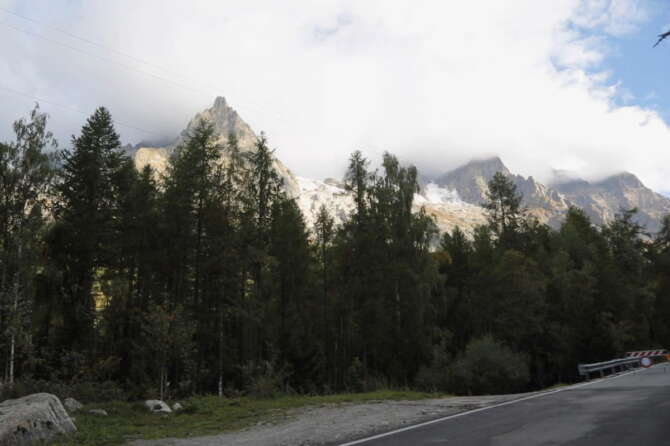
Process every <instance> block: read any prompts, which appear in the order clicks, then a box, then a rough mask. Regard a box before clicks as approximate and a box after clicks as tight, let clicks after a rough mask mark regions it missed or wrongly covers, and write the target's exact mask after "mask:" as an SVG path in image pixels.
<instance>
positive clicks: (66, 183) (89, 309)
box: [50, 107, 129, 353]
mask: <svg viewBox="0 0 670 446" xmlns="http://www.w3.org/2000/svg"><path fill="white" fill-rule="evenodd" d="M61 155H62V166H61V169H60V171H59V175H58V183H57V185H56V191H57V194H56V201H55V203H54V217H55V220H56V225H55V226H54V228H53V230H52V234H51V236H50V245H51V246H50V254H51V256H52V258H53V259H54V261H55V262H56V263H57V264H58V265H59V268H60V270H61V271H62V272H63V274H62V289H63V292H62V296H61V297H62V303H63V317H64V327H63V331H64V333H63V347H65V348H69V349H74V350H77V351H80V352H81V351H89V353H92V349H93V348H94V347H95V341H96V338H97V337H96V336H95V330H94V323H95V319H96V305H98V304H101V302H98V301H97V300H98V299H99V298H100V297H101V296H100V294H99V291H97V290H94V284H95V283H96V274H97V273H98V271H99V270H100V269H101V268H104V267H106V266H108V265H109V264H110V263H111V262H113V258H114V254H115V253H114V250H113V249H112V248H111V247H112V246H113V245H114V243H113V242H114V237H115V236H116V233H117V231H115V228H114V227H115V225H116V222H117V221H118V218H119V215H118V212H116V211H117V209H118V206H117V204H118V195H117V188H116V187H115V179H116V176H117V173H118V171H119V170H120V169H122V168H123V166H124V164H127V163H128V162H129V160H128V157H127V155H125V154H124V152H123V150H122V149H121V143H120V140H119V135H118V134H117V133H116V130H115V129H114V123H113V121H112V116H111V114H110V113H109V111H108V110H107V109H106V108H104V107H100V108H98V109H97V110H96V111H95V112H94V113H93V115H91V117H89V118H88V120H87V121H86V124H85V125H84V126H83V127H82V129H81V134H80V135H79V136H77V137H73V138H72V148H70V149H66V150H64V151H63V152H62V153H61Z"/></svg>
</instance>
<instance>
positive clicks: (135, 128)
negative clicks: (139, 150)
mask: <svg viewBox="0 0 670 446" xmlns="http://www.w3.org/2000/svg"><path fill="white" fill-rule="evenodd" d="M0 90H4V91H6V92H9V93H12V94H14V95H16V96H22V97H24V98H27V99H32V100H35V101H37V102H40V103H45V104H51V105H53V106H55V107H58V108H62V109H64V110H68V111H73V112H75V113H79V114H80V115H83V116H87V117H88V116H89V115H90V114H89V113H85V112H83V111H81V110H79V109H77V108H74V107H71V106H68V105H63V104H59V103H58V102H54V101H50V100H48V99H43V98H40V97H38V96H35V95H32V94H29V93H24V92H21V91H18V90H14V89H12V88H8V87H5V86H3V85H0ZM114 124H116V125H120V126H122V127H126V128H129V129H132V130H137V131H139V132H144V133H147V134H152V135H156V136H164V135H163V134H161V133H158V132H154V131H151V130H146V129H143V128H140V127H136V126H134V125H130V124H126V123H124V122H121V121H117V120H116V119H115V120H114Z"/></svg>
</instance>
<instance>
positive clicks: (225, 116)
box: [133, 96, 300, 198]
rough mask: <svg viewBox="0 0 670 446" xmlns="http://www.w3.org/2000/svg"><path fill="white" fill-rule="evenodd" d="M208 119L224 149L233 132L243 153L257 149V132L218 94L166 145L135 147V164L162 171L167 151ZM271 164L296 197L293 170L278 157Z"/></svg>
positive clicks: (223, 157) (225, 156)
mask: <svg viewBox="0 0 670 446" xmlns="http://www.w3.org/2000/svg"><path fill="white" fill-rule="evenodd" d="M201 121H207V122H210V123H212V124H213V126H214V130H215V132H216V134H217V135H218V139H217V140H216V142H217V143H218V144H219V145H221V147H222V148H225V146H226V144H227V143H228V137H229V136H230V135H231V134H234V135H235V136H236V137H237V141H238V146H239V149H240V152H242V153H252V152H255V151H256V143H257V142H258V141H259V138H258V136H256V133H254V131H253V130H252V129H251V127H250V126H249V124H247V123H246V122H244V120H243V119H242V118H241V117H240V115H239V114H238V113H237V111H235V109H233V108H232V107H231V106H230V105H228V103H227V102H226V99H225V98H223V97H221V96H219V97H217V98H216V99H215V101H214V104H213V105H212V106H211V107H210V108H208V109H206V110H203V111H202V112H200V113H198V114H196V115H195V116H194V117H193V119H191V120H190V121H189V123H188V125H187V126H186V128H185V129H184V130H183V131H182V132H181V134H180V135H179V136H178V137H177V139H176V140H175V141H174V142H173V143H172V144H169V145H167V146H162V147H155V146H154V147H144V146H143V147H137V148H135V149H134V150H135V151H134V155H133V157H134V160H135V166H136V167H137V168H138V169H139V170H141V169H142V168H143V167H144V166H146V165H150V166H151V167H152V168H153V169H154V170H155V171H156V172H157V173H161V172H164V171H165V169H166V167H167V164H168V160H169V157H170V154H172V153H173V152H174V151H175V149H176V148H177V147H178V146H179V145H180V144H181V143H183V142H184V141H185V140H186V139H187V138H188V135H190V134H191V133H192V131H193V129H195V127H196V126H197V125H198V124H199V123H200V122H201ZM228 159H229V155H228V153H227V152H226V151H225V150H222V151H221V161H222V162H223V163H226V162H227V161H228ZM272 166H273V167H274V168H275V170H276V171H277V173H278V174H279V176H280V177H281V178H282V180H283V181H284V189H285V191H286V193H287V194H288V195H289V196H290V197H292V198H295V197H297V196H298V194H299V193H300V186H299V185H298V181H297V179H296V177H295V176H294V175H293V173H292V172H291V171H290V170H289V169H288V168H287V167H286V166H285V165H284V164H283V163H282V162H281V161H279V160H278V159H276V158H275V159H274V160H273V163H272Z"/></svg>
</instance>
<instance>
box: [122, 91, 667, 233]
mask: <svg viewBox="0 0 670 446" xmlns="http://www.w3.org/2000/svg"><path fill="white" fill-rule="evenodd" d="M200 120H205V121H208V122H211V123H212V124H213V125H214V129H215V131H216V134H217V135H218V136H217V141H216V142H217V143H218V144H220V145H221V146H222V147H225V145H226V144H227V142H228V138H229V136H230V135H231V134H234V135H235V136H236V137H237V139H238V142H239V147H240V150H241V151H242V152H253V151H255V150H256V144H257V142H258V135H257V134H256V133H255V132H254V131H253V129H252V128H251V127H250V126H249V125H248V124H247V123H246V122H244V120H243V119H242V118H241V117H240V116H239V114H238V113H237V112H236V111H235V110H234V109H233V108H232V107H230V105H228V103H227V102H226V100H225V99H224V98H223V97H218V98H216V100H215V101H214V104H213V105H212V106H211V107H210V108H208V109H206V110H203V111H202V112H200V113H198V114H196V115H195V116H194V117H193V118H192V119H191V120H190V122H189V123H188V125H187V126H186V128H185V129H184V130H183V131H182V132H181V133H180V135H179V136H178V137H177V138H176V139H175V140H174V141H173V142H172V143H170V144H166V145H164V146H159V147H136V148H133V149H132V150H129V151H128V152H129V153H130V154H132V155H133V157H134V160H135V165H136V167H137V168H138V169H142V168H143V167H144V166H147V165H149V166H151V167H152V168H153V169H154V170H155V171H156V172H157V174H158V175H160V174H161V173H163V172H164V171H165V169H166V167H167V164H168V160H169V157H170V154H171V153H172V152H173V151H174V150H175V149H176V148H177V147H178V146H179V144H181V143H182V142H183V141H184V140H185V139H186V137H187V136H188V135H189V133H190V132H191V131H192V130H193V129H194V127H195V126H196V125H197V123H198V122H199V121H200ZM226 159H227V154H226V152H225V151H223V150H222V152H221V161H222V162H226ZM274 167H275V169H276V170H277V172H278V173H279V175H280V176H281V178H282V179H283V182H284V188H285V190H286V192H287V194H288V196H289V197H291V198H295V199H296V201H297V203H298V205H299V206H300V209H301V210H302V212H303V214H304V217H305V221H306V223H307V226H308V227H309V228H311V227H313V225H314V223H315V221H316V217H317V215H318V212H319V209H320V208H321V206H325V207H326V209H327V210H328V211H329V213H330V214H331V215H332V216H333V217H334V219H335V222H336V223H342V222H344V221H345V220H346V219H347V217H348V216H349V215H350V214H351V212H352V211H353V209H354V202H353V198H352V196H351V194H350V193H349V192H348V191H347V190H346V189H345V187H344V184H343V183H342V182H340V181H338V180H335V179H332V178H330V179H326V180H315V179H309V178H302V177H296V176H295V175H293V173H292V172H291V171H290V170H289V169H288V168H287V167H286V166H285V165H284V164H283V163H282V162H281V161H280V160H278V159H275V160H274ZM496 172H502V173H503V174H504V175H506V176H508V177H509V178H510V179H512V181H513V182H514V184H515V185H516V187H517V191H518V192H519V193H520V194H522V195H523V202H522V205H523V206H524V207H525V208H526V209H527V211H528V214H529V215H531V216H533V217H535V218H537V219H538V220H539V221H540V222H542V223H546V224H548V225H550V226H552V227H554V228H558V227H559V226H560V224H561V222H562V221H563V219H564V217H565V214H566V212H567V211H568V209H569V208H570V206H576V207H579V208H582V209H584V211H585V212H586V214H587V215H588V216H589V217H590V218H591V219H592V221H593V223H595V224H607V223H609V222H611V221H612V220H613V219H614V217H615V215H616V214H617V213H619V212H620V211H621V209H630V208H637V209H638V214H637V216H636V221H637V222H638V223H640V224H642V225H644V226H645V227H646V228H647V230H648V231H649V232H651V233H655V232H657V231H658V230H659V229H660V224H661V219H662V217H663V216H664V215H667V214H670V199H668V198H666V197H664V196H662V195H660V194H657V193H656V192H654V191H652V190H651V189H649V188H647V187H645V186H644V185H643V184H642V182H640V180H639V179H638V178H637V177H635V175H633V174H630V173H622V174H619V175H614V176H612V177H609V178H607V179H605V180H602V181H599V182H595V183H589V182H586V181H584V180H570V181H566V182H561V183H557V184H552V185H549V186H547V185H544V184H542V183H539V182H538V181H536V180H535V179H534V178H533V177H524V176H522V175H517V174H514V173H512V172H511V171H510V170H509V169H508V168H507V166H505V164H504V163H503V161H502V160H501V159H500V158H498V157H493V158H488V159H479V160H473V161H470V162H469V163H467V164H465V165H463V166H461V167H459V168H457V169H453V170H451V171H448V172H446V173H444V174H443V175H440V176H437V177H435V178H432V179H427V180H426V184H424V185H423V186H422V187H421V190H420V192H419V193H417V194H416V195H415V197H414V205H413V208H414V210H415V211H416V212H418V211H419V210H420V209H422V208H423V209H425V211H426V212H427V213H428V214H429V215H432V216H433V217H435V221H436V223H437V226H438V228H439V229H440V231H441V232H445V231H448V232H451V231H453V229H454V228H455V227H456V226H458V227H460V228H461V229H462V230H463V231H464V232H465V233H466V234H472V232H473V230H474V228H475V227H476V226H478V225H482V224H485V223H486V211H485V209H484V208H483V207H482V204H483V203H484V202H486V194H487V192H488V183H489V181H491V179H492V178H493V176H494V175H495V173H496Z"/></svg>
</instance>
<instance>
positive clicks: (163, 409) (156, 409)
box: [144, 400, 172, 413]
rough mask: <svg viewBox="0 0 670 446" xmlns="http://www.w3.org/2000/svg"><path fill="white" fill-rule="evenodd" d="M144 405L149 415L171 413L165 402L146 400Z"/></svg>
mask: <svg viewBox="0 0 670 446" xmlns="http://www.w3.org/2000/svg"><path fill="white" fill-rule="evenodd" d="M144 405H145V406H146V408H147V409H149V411H150V412H151V413H172V409H170V406H168V405H167V404H166V403H165V401H161V400H146V401H145V402H144Z"/></svg>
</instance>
